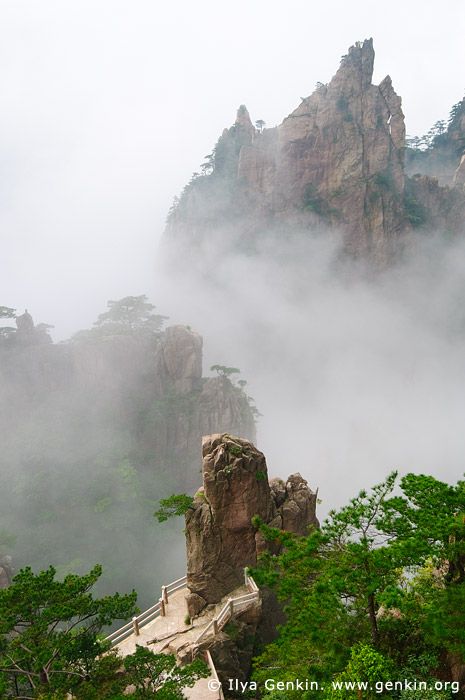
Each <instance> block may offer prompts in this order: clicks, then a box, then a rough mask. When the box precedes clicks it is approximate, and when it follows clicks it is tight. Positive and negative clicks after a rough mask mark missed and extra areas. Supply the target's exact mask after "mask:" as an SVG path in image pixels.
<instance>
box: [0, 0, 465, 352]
mask: <svg viewBox="0 0 465 700" xmlns="http://www.w3.org/2000/svg"><path fill="white" fill-rule="evenodd" d="M464 26H465V3H463V2H462V1H461V0H449V1H447V0H446V1H445V2H442V3H440V4H438V3H437V2H428V1H427V2H425V1H424V0H423V2H417V1H414V2H405V0H403V1H402V2H400V1H398V0H393V1H392V0H391V2H389V3H375V2H373V1H372V0H371V1H370V2H368V1H362V0H354V1H353V2H347V1H344V2H328V1H327V2H323V3H321V5H319V6H318V5H317V4H316V3H313V2H309V0H307V1H305V2H304V1H298V0H287V1H286V2H275V1H271V2H270V0H268V2H256V3H250V2H245V1H244V0H234V2H222V1H221V0H220V1H219V0H216V1H213V0H197V1H196V2H191V1H186V0H182V1H181V2H179V1H178V2H169V3H168V2H166V3H159V2H155V1H154V0H151V1H149V0H131V1H130V2H129V1H127V2H121V1H120V0H111V1H110V0H106V1H98V0H97V1H96V0H75V1H73V2H71V1H69V0H56V1H52V0H40V1H38V0H31V1H29V2H24V1H23V0H1V2H0V94H1V100H2V108H1V110H0V148H1V159H0V176H1V190H0V231H1V236H2V246H1V252H2V265H1V277H0V280H1V281H0V305H7V306H12V307H14V308H16V309H17V310H18V313H22V312H23V310H24V308H26V307H27V308H28V309H29V311H30V312H31V313H32V315H33V317H34V320H35V322H36V323H39V322H47V323H51V324H54V325H55V326H56V331H55V334H54V338H55V340H59V339H61V338H64V337H67V336H68V335H69V334H70V333H72V332H73V331H74V330H76V329H78V328H82V327H88V326H90V325H91V323H92V322H93V321H94V320H95V318H96V316H97V314H98V313H100V312H101V311H103V310H104V308H105V303H106V300H107V299H110V298H112V299H115V298H120V297H122V296H125V295H128V294H144V293H146V294H148V295H149V296H151V287H152V284H153V274H154V273H153V265H154V260H155V256H156V248H157V240H158V238H159V236H160V234H161V232H162V230H163V227H164V220H165V217H166V213H167V210H168V208H169V206H170V204H171V202H172V199H173V196H174V195H176V194H178V193H179V191H180V190H181V189H182V187H183V186H184V184H185V183H186V182H187V180H188V179H189V177H190V175H191V173H192V172H193V171H194V170H197V169H198V168H199V165H200V164H201V163H202V162H203V157H204V155H205V154H207V153H210V152H211V150H212V148H213V146H214V144H215V142H216V140H217V138H218V136H219V135H220V134H221V132H222V130H223V128H224V127H227V126H230V125H231V124H232V123H233V121H234V118H235V112H236V109H237V107H238V106H239V105H240V104H241V103H245V104H246V105H247V107H248V108H249V111H250V113H251V117H252V119H253V120H256V119H264V120H265V121H266V123H267V125H268V126H274V125H275V124H277V123H279V122H281V121H282V119H283V118H284V117H285V116H287V114H289V112H291V111H292V110H293V109H294V108H295V107H296V106H297V105H298V104H299V102H300V97H304V96H307V95H308V94H310V93H311V92H312V91H313V89H314V86H315V83H316V82H317V81H321V82H328V81H329V80H330V78H331V77H332V75H333V74H334V73H335V71H336V70H337V68H338V65H339V60H340V57H341V55H342V54H345V53H346V52H347V49H348V47H349V46H350V45H351V44H353V43H354V42H355V41H357V40H363V39H365V38H368V37H373V39H374V47H375V51H376V63H375V75H374V82H375V83H379V82H380V80H382V78H383V77H384V76H385V75H386V74H387V73H389V74H390V75H391V77H392V80H393V84H394V87H395V89H396V91H397V92H398V93H399V94H400V95H401V96H402V99H403V109H404V112H405V115H406V120H407V132H408V133H409V134H411V135H413V134H421V133H424V132H426V131H427V130H428V129H429V128H430V126H431V125H432V124H433V123H434V122H435V121H437V120H438V119H446V118H447V116H448V113H449V110H450V108H451V106H452V104H454V103H455V102H458V101H459V100H460V99H461V98H462V96H463V93H464V72H463V69H464V66H465V60H464V58H465V42H464V40H463V27H464ZM152 301H153V302H154V303H157V300H156V299H152ZM159 310H160V311H161V312H162V313H168V314H169V312H170V310H169V309H164V308H163V309H159ZM198 330H199V331H200V332H201V331H202V329H198Z"/></svg>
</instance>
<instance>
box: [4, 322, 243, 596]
mask: <svg viewBox="0 0 465 700" xmlns="http://www.w3.org/2000/svg"><path fill="white" fill-rule="evenodd" d="M0 359H1V362H0V420H1V424H2V483H1V487H0V529H2V528H5V529H6V530H7V531H8V532H9V533H11V534H13V535H17V536H18V538H17V544H16V546H15V549H14V550H13V551H12V552H11V553H12V554H13V555H14V562H15V568H16V569H18V568H20V566H24V565H26V564H28V565H31V566H33V567H35V568H37V569H40V568H44V567H47V566H49V564H50V563H53V564H54V565H55V566H64V567H65V568H66V567H67V566H68V565H70V563H71V564H72V565H73V566H80V567H82V569H85V568H89V567H90V566H92V565H93V564H94V563H95V561H99V562H102V564H103V565H104V568H106V570H109V571H110V572H111V573H112V575H113V579H114V581H113V587H114V585H115V578H114V577H115V576H116V577H117V578H116V582H118V577H120V579H123V583H121V581H120V583H119V584H118V585H121V586H123V585H125V576H127V585H128V586H132V585H133V582H132V578H131V571H134V570H135V568H137V569H138V576H139V580H140V581H141V583H140V584H139V587H140V588H141V589H142V591H143V589H144V586H145V585H147V587H148V586H150V590H152V588H153V585H154V584H153V566H152V565H151V564H150V565H149V566H147V567H145V569H144V564H143V563H141V562H140V551H142V550H141V548H143V547H144V546H149V547H151V549H152V550H154V551H159V552H160V551H162V550H163V548H164V547H166V546H168V547H169V546H170V544H169V537H167V538H166V537H165V539H167V545H165V544H164V543H163V542H162V543H161V544H160V543H157V542H154V541H153V540H154V539H157V538H158V537H159V536H160V535H159V532H158V531H157V528H155V527H154V525H153V518H152V514H153V511H154V510H155V507H156V504H157V502H158V500H159V499H160V498H162V497H164V496H166V493H167V492H168V493H170V492H173V491H174V492H179V491H184V490H186V489H190V488H191V487H192V486H193V485H194V484H196V483H197V480H198V472H199V469H200V467H201V459H200V454H201V441H202V435H203V434H205V433H206V432H211V431H212V430H214V431H234V432H240V433H241V434H242V435H245V436H247V437H249V438H251V439H254V437H255V425H254V420H253V416H252V413H251V411H250V408H249V404H248V401H247V397H246V396H245V394H244V393H243V392H242V391H241V390H240V389H239V388H237V387H235V386H233V384H232V383H231V382H230V381H229V380H228V379H227V378H226V377H215V378H209V379H206V378H203V377H202V338H201V336H199V335H198V334H197V333H194V332H192V331H190V330H189V329H188V328H185V327H183V326H173V327H171V328H168V329H167V330H166V331H165V333H164V334H163V336H162V337H161V339H160V340H158V341H150V342H148V341H143V340H142V339H138V338H135V337H131V336H128V335H119V336H116V335H115V336H108V337H104V338H101V339H100V340H97V341H96V340H91V341H80V342H71V343H68V344H62V345H53V344H47V345H36V346H33V345H27V346H24V347H23V346H20V345H17V346H15V347H14V348H13V347H11V348H8V349H3V350H1V351H0ZM91 531H92V532H99V533H102V534H101V536H99V537H92V538H89V533H90V532H91ZM83 542H86V545H85V546H83ZM144 543H145V545H144ZM122 555H123V556H124V567H123V566H121V559H120V558H121V556H122ZM160 556H162V554H160ZM79 562H80V563H79ZM161 575H162V572H160V576H161ZM5 581H6V578H5V575H3V574H2V572H1V571H0V584H3V583H4V582H5ZM162 582H163V581H160V583H162Z"/></svg>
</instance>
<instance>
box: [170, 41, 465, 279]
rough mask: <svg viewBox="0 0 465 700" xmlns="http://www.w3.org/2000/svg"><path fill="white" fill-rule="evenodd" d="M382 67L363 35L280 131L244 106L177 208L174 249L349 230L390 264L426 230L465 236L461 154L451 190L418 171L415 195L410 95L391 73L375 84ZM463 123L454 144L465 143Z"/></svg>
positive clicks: (349, 244) (350, 241)
mask: <svg viewBox="0 0 465 700" xmlns="http://www.w3.org/2000/svg"><path fill="white" fill-rule="evenodd" d="M373 64H374V49H373V42H372V40H371V39H369V40H366V41H364V42H357V43H356V44H355V45H354V46H352V47H350V49H349V51H348V53H347V55H346V56H343V58H342V61H341V65H340V67H339V70H338V71H337V72H336V74H335V76H334V77H333V79H332V80H331V81H330V82H329V83H328V84H327V85H323V84H318V86H317V89H316V90H315V92H314V93H313V94H312V95H310V96H309V97H307V98H305V99H302V102H301V104H300V105H299V106H298V107H297V109H295V110H294V111H293V112H292V113H291V114H290V115H289V116H288V117H287V118H286V119H284V121H283V123H282V124H280V125H279V126H277V127H275V128H272V129H264V128H262V127H260V128H255V127H254V126H253V125H252V122H251V119H250V116H249V113H248V111H247V109H246V108H245V106H241V107H240V108H239V110H238V113H237V118H236V121H235V124H234V125H233V126H232V127H231V128H230V129H225V130H224V132H223V134H222V136H221V137H220V139H219V141H218V143H217V145H216V147H215V149H214V151H213V153H212V155H211V156H209V163H208V164H205V166H206V169H204V172H203V175H201V176H198V177H193V179H192V180H191V182H190V183H189V185H188V186H186V188H185V189H184V191H183V194H182V196H181V198H180V199H179V201H178V202H177V203H176V204H175V206H174V207H173V209H172V211H171V213H170V216H169V218H168V225H167V229H166V235H165V246H166V248H168V249H169V245H170V242H173V243H174V242H175V241H180V240H181V241H182V244H183V246H184V247H185V248H187V249H189V251H191V252H194V249H195V248H198V249H200V250H202V249H203V248H202V244H205V243H206V242H207V241H208V240H209V238H210V237H211V236H213V235H214V236H215V240H218V237H219V236H221V234H222V235H223V241H222V242H223V245H224V246H225V247H226V249H227V247H228V246H229V247H230V249H235V248H239V249H243V250H250V249H254V247H256V245H257V242H258V241H260V239H263V238H264V237H265V238H266V237H269V236H270V235H272V233H273V232H276V233H277V234H278V235H280V234H282V233H284V232H285V231H286V230H287V229H292V230H294V231H306V230H310V231H311V230H320V231H321V230H325V229H327V230H328V231H330V230H337V231H338V232H339V231H340V232H342V235H343V242H344V248H345V250H346V252H347V253H348V254H349V255H350V256H354V257H356V258H364V259H368V260H370V261H372V262H373V263H374V264H375V265H376V266H378V267H384V266H386V265H387V264H389V263H390V262H392V261H394V260H395V259H396V258H397V257H398V256H399V255H400V253H401V251H402V248H403V245H404V242H405V240H406V238H407V237H408V235H409V234H410V233H411V231H412V230H413V229H414V228H415V227H417V226H421V227H424V228H432V229H435V230H438V227H439V230H441V229H442V230H448V231H449V232H451V231H452V232H454V233H462V232H463V228H464V218H465V194H464V192H463V178H464V176H463V172H464V167H463V162H462V164H460V162H459V161H460V156H458V157H457V156H454V157H455V161H454V164H453V167H452V165H451V164H449V165H448V168H449V170H450V173H449V174H448V176H447V178H446V181H444V183H445V184H446V185H447V186H444V187H443V186H442V182H441V185H439V184H438V181H434V180H433V181H432V183H431V184H428V183H426V184H425V183H424V182H420V183H418V178H415V179H414V180H413V181H411V182H409V191H408V193H407V196H406V194H405V192H404V187H405V183H406V177H405V174H404V169H405V123H404V116H403V113H402V108H401V98H400V97H399V96H398V95H397V94H396V92H395V90H394V88H393V86H392V82H391V79H390V77H389V76H386V77H385V78H384V80H382V81H381V83H380V84H379V85H373V84H372V75H373ZM456 121H457V124H455V122H454V124H453V127H454V129H453V134H451V139H452V137H453V139H455V140H454V143H455V144H459V145H460V143H462V142H463V133H462V131H460V129H461V128H462V127H461V124H460V123H459V121H460V120H459V119H457V120H456ZM462 126H463V125H462ZM457 134H458V135H457ZM423 160H424V159H423ZM424 162H426V161H424ZM435 162H436V161H435ZM451 163H452V161H451ZM451 168H452V170H451ZM454 171H455V175H454ZM448 172H449V171H448ZM420 175H421V172H420ZM425 175H429V176H432V175H434V173H432V172H429V171H425ZM407 181H408V178H407ZM448 185H450V186H451V187H449V186H448ZM452 186H453V188H452ZM431 190H434V196H432V195H431ZM438 210H439V211H438ZM435 212H436V213H435Z"/></svg>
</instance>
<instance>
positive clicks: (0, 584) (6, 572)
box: [0, 555, 13, 590]
mask: <svg viewBox="0 0 465 700" xmlns="http://www.w3.org/2000/svg"><path fill="white" fill-rule="evenodd" d="M12 579H13V567H12V562H11V557H9V556H8V555H4V556H0V590H1V589H2V588H8V586H10V585H11V582H12Z"/></svg>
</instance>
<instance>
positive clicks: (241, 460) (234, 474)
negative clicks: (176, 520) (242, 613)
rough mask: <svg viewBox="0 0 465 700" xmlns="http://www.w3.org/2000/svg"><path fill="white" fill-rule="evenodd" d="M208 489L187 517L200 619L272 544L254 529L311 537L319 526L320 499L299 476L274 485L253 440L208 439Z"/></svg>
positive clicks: (192, 604)
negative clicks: (258, 523) (260, 524)
mask: <svg viewBox="0 0 465 700" xmlns="http://www.w3.org/2000/svg"><path fill="white" fill-rule="evenodd" d="M202 452H203V465H202V473H203V487H202V488H201V489H199V491H198V492H197V494H196V495H195V499H194V502H193V504H192V506H191V508H190V509H189V510H188V512H187V514H186V545H187V586H188V588H189V590H190V594H189V596H188V607H189V611H190V614H191V615H196V614H197V613H198V612H199V611H200V610H201V609H202V608H203V607H204V606H205V605H207V604H209V603H215V602H218V601H219V600H221V598H222V597H223V596H224V595H225V594H227V593H228V592H229V591H231V590H233V589H234V588H235V587H236V586H237V585H239V584H240V583H241V581H242V580H243V575H244V573H243V572H244V567H246V566H252V565H254V564H255V563H256V561H257V557H258V556H259V555H260V554H261V553H262V552H263V551H264V549H265V548H266V546H267V544H266V542H265V540H264V538H263V536H262V535H261V533H259V532H258V531H257V528H256V527H255V526H254V525H253V524H252V518H253V517H254V516H255V515H258V516H259V517H260V518H261V519H262V520H263V521H264V522H266V523H268V524H269V525H270V526H271V527H276V528H279V529H285V530H289V531H291V532H295V533H297V534H299V535H305V534H306V533H307V531H308V527H310V526H314V527H317V526H318V521H317V519H316V514H315V510H316V494H315V493H313V492H312V491H311V490H310V489H309V488H308V486H307V482H306V481H305V480H304V479H303V478H302V477H301V476H300V474H294V475H292V476H290V477H289V479H288V480H287V482H286V483H285V482H283V481H281V480H280V479H272V480H271V481H270V482H269V481H268V470H267V466H266V460H265V457H264V455H263V453H262V452H260V451H259V450H257V449H256V447H254V445H253V444H252V443H251V442H249V441H248V440H244V439H241V438H236V437H232V436H231V435H229V434H222V435H221V434H216V435H210V436H207V437H205V438H204V440H203V447H202Z"/></svg>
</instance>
